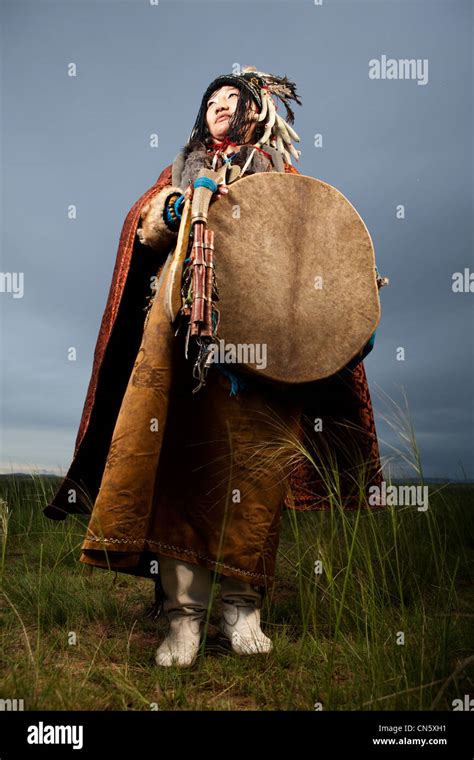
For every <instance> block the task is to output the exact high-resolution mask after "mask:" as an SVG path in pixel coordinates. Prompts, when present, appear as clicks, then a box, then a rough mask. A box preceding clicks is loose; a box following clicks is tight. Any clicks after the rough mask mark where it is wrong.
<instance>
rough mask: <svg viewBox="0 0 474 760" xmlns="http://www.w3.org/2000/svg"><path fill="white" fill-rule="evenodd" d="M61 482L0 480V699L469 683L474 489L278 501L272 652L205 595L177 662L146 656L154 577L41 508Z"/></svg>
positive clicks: (120, 701)
mask: <svg viewBox="0 0 474 760" xmlns="http://www.w3.org/2000/svg"><path fill="white" fill-rule="evenodd" d="M58 482H59V481H58V479H54V478H48V477H41V476H37V475H33V476H31V477H17V476H4V477H3V478H1V479H0V489H1V490H0V495H1V496H2V502H1V506H2V526H3V541H2V552H1V567H0V571H1V577H2V588H3V594H2V597H1V598H2V606H1V616H2V672H3V678H2V685H1V694H0V696H1V698H3V699H14V698H16V699H24V705H25V709H27V710H150V709H160V710H314V709H321V708H322V709H325V710H397V709H398V710H430V709H433V710H446V709H447V710H450V709H452V706H451V703H452V700H453V699H456V698H460V697H461V698H462V697H463V695H464V694H466V693H469V692H471V693H472V689H473V679H474V663H473V661H472V660H473V658H472V644H471V643H472V641H473V640H474V614H473V613H472V610H473V609H474V605H473V601H474V584H473V565H474V563H473V554H474V510H473V502H474V487H473V486H471V485H469V484H466V485H448V484H446V485H442V484H441V485H440V484H437V485H436V487H435V490H434V487H432V488H431V494H430V507H429V509H428V510H427V511H426V512H421V511H418V510H417V509H416V507H390V508H389V507H387V508H385V509H375V510H360V511H356V512H345V511H344V510H342V509H341V508H340V506H338V504H337V500H336V501H335V503H334V505H333V508H332V509H331V510H330V511H327V512H311V513H301V512H300V513H296V512H285V513H284V522H283V529H282V537H281V542H280V549H279V554H278V560H277V578H278V580H277V584H276V588H275V592H274V595H273V598H271V599H270V598H267V600H266V602H265V606H264V609H263V611H262V612H263V614H262V619H263V621H264V622H263V628H264V630H265V632H266V633H267V634H268V635H270V636H271V638H272V640H273V642H274V651H273V652H272V653H271V654H270V655H268V656H261V655H260V656H253V657H239V656H237V655H234V654H233V653H232V651H231V649H230V644H229V643H228V642H227V641H226V640H225V639H223V638H222V637H221V636H220V634H219V632H218V630H217V623H218V618H217V615H218V607H217V606H216V607H215V609H214V610H213V612H212V614H211V617H210V625H209V629H208V632H207V637H206V642H205V649H204V653H203V655H202V656H200V657H199V659H198V661H197V663H196V665H195V666H194V667H193V668H192V669H191V670H179V669H176V668H171V669H159V668H157V667H156V666H155V664H154V652H155V649H156V647H157V646H158V644H159V643H160V641H161V639H162V637H163V636H164V634H165V632H166V621H165V620H164V619H163V618H160V619H159V620H158V621H157V622H153V621H152V620H151V619H150V618H149V617H147V614H146V613H147V611H148V610H149V608H150V607H151V606H152V602H153V587H152V584H151V583H150V581H148V580H146V579H140V578H134V577H131V576H127V575H122V574H115V573H111V572H108V571H104V570H100V569H91V568H89V567H87V566H84V565H82V563H79V562H78V561H77V558H78V556H79V550H80V546H81V543H82V540H83V536H84V533H85V528H86V524H87V519H86V518H85V517H84V516H79V517H77V516H76V517H69V518H68V519H67V520H66V521H65V522H64V523H55V522H52V521H50V520H47V519H46V518H44V516H43V514H42V511H41V510H42V506H43V505H44V504H45V503H47V501H48V498H49V496H50V495H52V494H53V492H54V491H55V489H56V487H57V484H58ZM317 561H320V562H321V565H320V566H319V567H318V566H317V565H315V562H317ZM315 569H321V572H315ZM403 637H404V643H401V642H402V641H403Z"/></svg>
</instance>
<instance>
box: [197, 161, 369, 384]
mask: <svg viewBox="0 0 474 760" xmlns="http://www.w3.org/2000/svg"><path fill="white" fill-rule="evenodd" d="M208 228H209V229H211V230H214V248H215V250H214V261H215V273H216V278H217V287H218V292H219V300H218V302H217V304H216V305H217V308H218V310H219V323H218V327H217V339H218V340H217V343H216V345H215V346H214V349H215V352H214V359H213V360H214V361H218V362H221V363H224V364H228V365H229V369H232V366H231V365H232V364H234V365H241V366H240V368H241V369H242V368H245V369H247V370H248V371H249V372H252V373H257V374H258V375H260V376H261V377H262V378H264V379H268V380H273V381H277V382H281V383H305V382H310V381H314V380H319V379H322V378H325V377H329V376H331V375H333V374H335V373H336V372H338V371H339V370H340V369H342V368H343V367H345V366H346V365H347V364H348V363H349V362H350V361H351V359H353V358H354V357H355V356H356V355H357V354H359V352H360V351H361V350H362V348H363V347H364V346H365V345H366V344H367V342H368V340H369V338H370V337H371V336H372V335H373V333H374V331H375V329H376V327H377V324H378V322H379V319H380V299H379V292H378V285H377V277H376V274H377V273H376V266H375V255H374V249H373V245H372V240H371V237H370V235H369V232H368V230H367V227H366V226H365V224H364V222H363V220H362V219H361V217H360V215H359V214H358V213H357V211H356V209H355V208H354V207H353V206H352V204H351V203H350V202H349V201H348V200H347V198H345V196H344V195H343V194H342V193H341V192H339V190H337V189H336V188H335V187H332V186H331V185H329V184H327V183H326V182H322V181H321V180H318V179H314V178H313V177H307V176H304V175H296V174H284V173H282V172H268V173H257V174H253V175H249V176H246V177H243V178H242V179H239V180H237V181H235V182H234V183H233V184H231V185H229V193H228V195H226V196H223V197H222V198H221V199H220V200H219V201H218V202H216V203H212V204H211V205H210V207H209V212H208Z"/></svg>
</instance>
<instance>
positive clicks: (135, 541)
mask: <svg viewBox="0 0 474 760" xmlns="http://www.w3.org/2000/svg"><path fill="white" fill-rule="evenodd" d="M86 541H96V542H97V543H99V544H145V545H146V544H154V545H155V546H162V547H163V548H164V549H172V550H173V551H177V552H182V553H183V554H192V555H193V556H194V557H198V558H199V559H203V560H204V561H205V562H213V563H215V564H216V565H221V566H222V567H226V568H227V569H228V570H235V571H236V572H238V573H242V574H243V575H250V576H253V577H255V578H264V579H266V580H271V581H274V580H275V577H274V576H273V575H264V574H263V573H252V572H250V571H249V570H243V569H242V568H241V567H234V565H228V564H227V563H226V562H220V561H219V560H217V559H212V558H211V557H205V556H204V555H203V554H198V552H193V551H192V550H191V549H182V548H181V547H180V546H173V545H172V544H164V543H163V542H162V541H153V540H152V539H151V538H147V539H140V538H96V537H95V536H94V537H93V538H89V537H87V538H86ZM86 551H87V550H86Z"/></svg>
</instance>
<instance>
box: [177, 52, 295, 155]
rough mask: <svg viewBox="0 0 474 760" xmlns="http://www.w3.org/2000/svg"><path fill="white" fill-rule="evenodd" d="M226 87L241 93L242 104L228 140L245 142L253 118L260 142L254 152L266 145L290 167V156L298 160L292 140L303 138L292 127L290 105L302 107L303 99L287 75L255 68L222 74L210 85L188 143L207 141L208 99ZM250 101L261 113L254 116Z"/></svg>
mask: <svg viewBox="0 0 474 760" xmlns="http://www.w3.org/2000/svg"><path fill="white" fill-rule="evenodd" d="M224 85H233V86H234V87H237V88H238V89H239V90H240V92H241V97H240V98H239V104H238V105H237V108H236V111H235V113H234V115H233V117H232V119H231V120H230V122H229V129H228V133H227V137H228V139H229V140H233V139H235V141H236V142H238V143H243V142H244V138H243V135H245V133H246V130H247V128H248V126H249V124H250V123H251V122H252V119H254V120H256V121H257V128H256V130H255V132H254V135H255V136H257V141H256V142H255V143H254V144H253V146H254V148H255V149H257V148H260V149H264V148H265V146H270V147H271V148H275V149H276V150H277V151H279V152H280V153H281V154H282V157H283V158H284V160H285V161H286V162H287V163H289V164H291V156H293V157H294V158H295V159H296V160H297V161H298V160H299V157H300V155H301V151H300V150H296V148H295V147H294V145H293V144H292V140H294V141H295V142H299V140H300V138H299V136H298V135H297V133H296V132H295V130H294V129H293V128H292V126H291V125H292V124H293V123H294V112H293V110H292V108H291V106H290V101H292V100H293V101H295V102H296V103H298V105H301V99H300V97H299V96H298V94H297V92H296V85H295V84H294V82H290V81H289V79H288V78H287V77H286V76H284V77H278V76H275V75H273V74H266V73H265V72H263V71H257V69H256V68H255V66H245V67H244V68H243V69H242V70H241V73H240V74H223V75H222V76H219V77H217V78H216V79H214V80H213V81H212V82H211V83H210V85H209V86H208V88H207V89H206V91H205V93H204V95H203V98H202V101H201V107H200V109H199V113H198V116H197V118H196V122H195V124H194V127H193V129H192V131H191V134H190V136H189V141H192V140H201V141H203V142H204V141H205V137H206V134H207V135H208V130H207V125H206V112H207V102H208V100H209V97H210V96H211V95H212V94H213V93H214V92H215V91H216V90H218V89H219V88H220V87H223V86H224ZM275 97H276V98H279V100H281V102H282V103H283V105H284V106H285V109H286V121H285V120H284V119H283V117H282V116H281V115H280V114H278V113H277V109H278V106H277V104H276V103H275V101H274V98H275ZM250 100H253V101H254V102H255V103H256V105H257V108H258V109H259V113H258V114H256V115H252V112H251V111H250V109H249V108H248V106H249V103H250Z"/></svg>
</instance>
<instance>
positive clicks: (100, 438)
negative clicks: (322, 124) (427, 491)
mask: <svg viewBox="0 0 474 760" xmlns="http://www.w3.org/2000/svg"><path fill="white" fill-rule="evenodd" d="M171 168H172V167H171V166H168V167H167V168H166V169H165V170H164V171H163V172H162V173H161V175H160V177H159V178H158V180H157V182H156V183H155V185H154V186H153V187H151V188H150V189H149V190H148V191H147V192H146V193H145V194H144V195H143V196H142V197H141V198H140V199H139V200H138V201H137V202H136V203H135V205H134V206H133V207H132V209H131V210H130V212H129V213H128V215H127V218H126V220H125V223H124V226H123V229H122V234H121V237H120V243H119V247H118V253H117V259H116V264H115V269H114V273H113V277H112V284H111V287H110V292H109V297H108V301H107V305H106V309H105V312H104V315H103V318H102V323H101V327H100V332H99V337H98V340H97V345H96V349H95V354H94V363H93V368H92V376H91V380H90V383H89V388H88V392H87V397H86V401H85V404H84V410H83V413H82V418H81V422H80V427H79V432H78V435H77V439H76V446H75V452H74V458H73V461H72V463H71V466H70V468H69V470H68V472H67V475H66V477H65V479H64V481H63V482H62V484H61V486H60V488H59V490H58V492H57V493H56V495H55V497H54V499H53V500H52V502H51V504H49V505H48V506H47V507H46V508H45V510H44V511H45V514H46V515H47V516H48V517H50V518H52V519H64V518H65V517H66V516H67V514H68V513H81V512H88V513H92V514H91V519H90V523H89V528H88V532H87V535H86V539H85V541H84V543H83V547H82V549H83V551H82V555H81V561H82V562H85V563H87V564H92V565H95V566H98V567H104V568H110V569H114V570H120V571H123V572H127V573H130V574H136V575H142V576H145V577H151V578H153V577H156V562H155V559H156V555H157V554H165V555H168V556H173V557H177V558H181V559H185V560H187V561H190V562H194V563H197V564H201V565H204V566H207V567H209V568H211V569H214V570H216V571H217V572H219V573H222V574H227V575H232V576H234V577H237V578H241V579H244V580H250V581H253V582H254V583H255V584H256V585H259V586H265V587H266V588H267V589H268V587H269V586H271V585H272V584H273V582H274V564H275V557H276V551H277V546H278V540H279V529H280V524H281V516H282V510H283V509H297V510H302V509H304V510H317V509H326V508H328V507H329V506H330V503H331V494H330V493H329V492H328V487H327V484H325V483H324V482H323V481H324V479H321V478H320V477H319V476H318V473H317V470H316V469H315V467H314V466H313V465H312V464H311V463H310V461H309V460H308V459H303V460H301V461H297V460H296V459H295V458H294V457H293V458H290V457H289V456H288V452H284V451H283V452H282V451H281V449H280V447H279V446H278V440H277V439H278V435H276V432H275V431H276V428H275V420H278V421H281V422H282V423H283V425H284V426H285V429H286V431H287V432H288V433H289V434H290V435H295V436H297V437H299V439H300V440H303V442H304V443H305V445H306V446H307V448H308V450H309V451H310V453H311V454H313V455H314V456H315V458H316V460H317V461H322V460H324V459H325V456H326V453H327V452H329V451H331V452H332V456H333V457H334V458H335V459H334V461H335V463H336V465H337V467H336V468H334V461H333V464H332V465H330V468H332V470H333V471H338V473H339V481H338V482H337V481H336V480H334V481H333V486H332V488H331V490H332V494H333V495H334V493H335V492H337V491H339V493H340V496H341V497H342V501H343V504H344V506H345V507H346V508H347V509H355V508H358V507H359V506H367V504H366V503H365V504H364V503H363V504H361V499H360V487H359V484H358V483H357V479H356V478H355V477H354V473H355V470H356V469H357V466H358V465H360V464H361V463H362V462H364V463H365V475H366V485H367V486H368V485H374V484H378V483H380V481H381V479H382V474H381V468H380V459H379V450H378V443H377V436H376V431H375V425H374V418H373V411H372V405H371V400H370V394H369V390H368V385H367V380H366V375H365V370H364V365H363V363H362V362H360V363H359V364H358V365H357V366H356V367H355V369H353V370H352V371H349V370H345V371H343V372H341V373H339V374H338V375H336V376H334V377H331V378H328V379H326V380H323V381H318V382H315V383H308V384H306V385H305V386H299V387H298V388H291V389H286V390H283V389H279V388H277V387H275V388H270V387H268V386H266V387H265V388H263V389H262V386H260V382H261V381H259V382H258V384H257V383H256V382H255V383H250V387H249V388H248V389H247V390H245V391H240V392H239V393H238V394H237V396H233V397H230V396H229V383H228V380H227V378H225V377H224V376H223V375H221V374H220V373H219V372H218V371H215V372H214V373H213V372H212V368H211V372H210V373H209V379H208V382H207V384H206V386H205V387H204V388H203V389H201V391H199V393H197V394H194V395H193V394H192V393H191V389H192V387H194V386H195V381H194V380H192V378H191V367H190V366H189V364H190V363H189V361H188V362H185V360H184V351H183V337H182V336H181V335H180V334H178V336H175V334H174V329H173V328H172V326H171V325H170V324H169V323H168V321H167V319H166V316H165V313H164V310H163V304H162V299H161V298H160V293H158V294H157V296H156V297H155V299H154V301H153V304H152V307H151V309H150V310H149V311H148V316H147V318H146V319H145V305H146V298H147V296H148V295H149V282H150V277H151V276H152V275H154V274H155V273H156V272H157V270H158V271H159V272H161V273H162V274H163V277H166V267H165V266H164V264H165V261H166V258H167V253H168V252H169V250H168V249H169V246H168V248H165V249H164V250H163V251H161V252H157V251H153V250H151V249H150V248H148V247H147V246H144V245H142V244H141V242H140V240H139V239H138V237H137V235H136V232H137V226H138V224H139V220H140V212H141V210H142V208H143V207H144V206H145V204H146V203H147V202H148V201H149V199H150V198H152V197H153V196H154V195H155V194H156V193H158V192H159V191H160V190H162V189H163V188H164V187H166V186H168V185H171ZM285 171H293V172H296V169H294V167H291V166H289V165H286V166H285ZM316 418H322V419H323V420H324V428H323V432H318V433H316V434H315V433H314V431H313V424H314V420H315V419H316ZM275 436H276V438H275ZM330 456H331V455H329V456H328V459H327V460H326V461H327V462H328V463H329V461H330ZM286 476H288V477H286Z"/></svg>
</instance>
